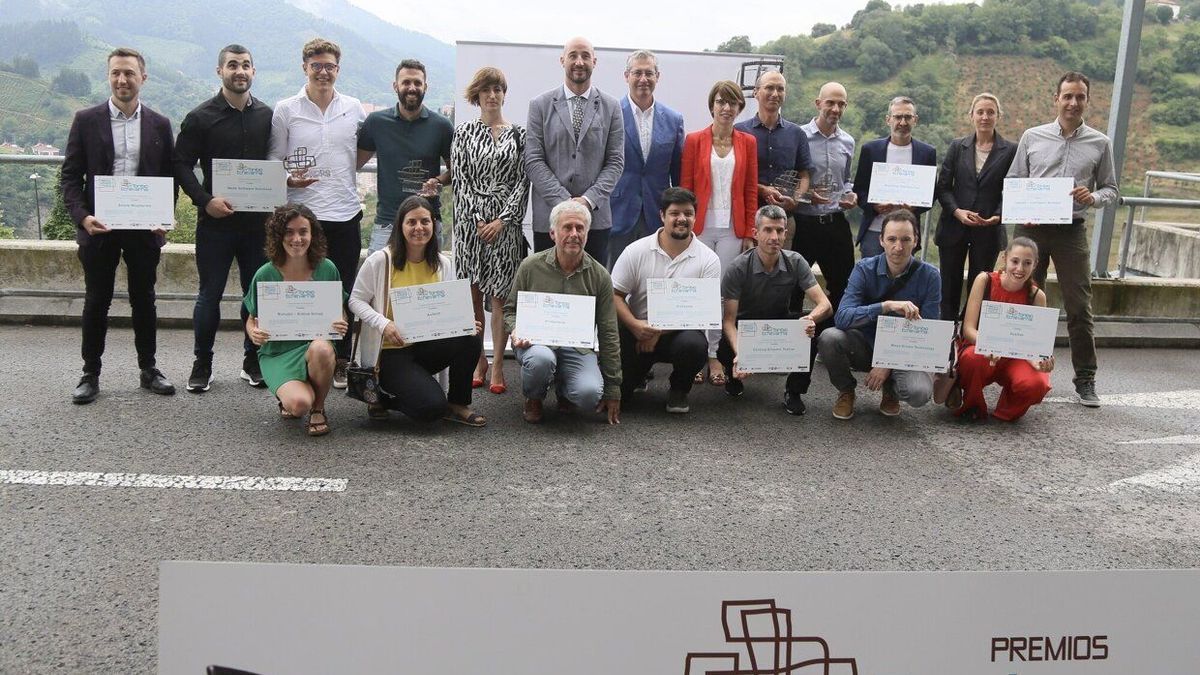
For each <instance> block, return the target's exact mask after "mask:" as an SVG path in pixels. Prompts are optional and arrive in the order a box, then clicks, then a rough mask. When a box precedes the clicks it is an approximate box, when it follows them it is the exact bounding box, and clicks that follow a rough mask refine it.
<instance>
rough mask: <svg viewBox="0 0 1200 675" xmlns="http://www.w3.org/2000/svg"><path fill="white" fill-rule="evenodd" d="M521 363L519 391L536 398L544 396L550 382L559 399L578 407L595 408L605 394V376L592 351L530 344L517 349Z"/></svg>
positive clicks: (526, 396)
mask: <svg viewBox="0 0 1200 675" xmlns="http://www.w3.org/2000/svg"><path fill="white" fill-rule="evenodd" d="M516 353H517V363H519V364H521V393H523V394H524V395H525V398H531V399H535V400H538V401H541V400H542V399H544V398H546V394H547V393H549V391H550V385H551V384H553V385H554V388H555V392H556V393H557V395H558V397H559V399H560V400H561V399H564V398H565V399H566V400H568V401H570V402H571V403H572V404H574V405H575V407H577V408H579V409H581V410H595V409H596V406H597V405H599V404H600V399H601V397H603V395H604V377H603V375H601V373H600V361H599V358H598V357H597V356H596V353H595V352H585V353H580V351H579V350H578V349H575V348H574V347H547V346H545V345H532V346H530V347H528V348H525V349H518V350H517V352H516Z"/></svg>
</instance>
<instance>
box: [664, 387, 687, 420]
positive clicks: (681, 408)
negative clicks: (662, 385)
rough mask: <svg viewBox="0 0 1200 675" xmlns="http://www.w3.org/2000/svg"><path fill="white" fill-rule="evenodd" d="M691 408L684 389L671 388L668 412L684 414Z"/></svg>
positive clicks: (668, 393)
mask: <svg viewBox="0 0 1200 675" xmlns="http://www.w3.org/2000/svg"><path fill="white" fill-rule="evenodd" d="M689 410H691V406H689V405H688V395H687V392H686V391H683V390H682V389H671V390H668V391H667V412H669V413H676V414H683V413H686V412H688V411H689Z"/></svg>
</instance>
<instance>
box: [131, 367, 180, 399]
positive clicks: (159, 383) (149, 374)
mask: <svg viewBox="0 0 1200 675" xmlns="http://www.w3.org/2000/svg"><path fill="white" fill-rule="evenodd" d="M139 379H140V380H141V385H142V389H149V390H150V391H152V392H154V393H156V394H162V395H163V396H174V395H175V385H173V384H171V382H170V380H168V379H167V378H166V376H165V375H163V374H162V371H161V370H159V369H158V368H143V369H142V374H141V377H140V378H139Z"/></svg>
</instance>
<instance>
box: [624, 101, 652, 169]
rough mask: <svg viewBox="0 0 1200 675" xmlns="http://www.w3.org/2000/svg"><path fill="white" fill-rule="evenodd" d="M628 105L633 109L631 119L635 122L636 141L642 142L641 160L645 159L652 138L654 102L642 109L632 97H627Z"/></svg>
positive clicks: (648, 152)
mask: <svg viewBox="0 0 1200 675" xmlns="http://www.w3.org/2000/svg"><path fill="white" fill-rule="evenodd" d="M629 105H630V107H631V108H632V109H633V121H634V122H635V123H636V124H637V130H638V142H639V143H641V144H642V161H645V160H647V159H650V144H651V143H652V142H653V140H652V139H653V138H654V104H653V103H651V104H650V107H649V108H646V109H645V110H642V109H641V108H639V107H638V106H637V104H636V103H634V102H633V99H629Z"/></svg>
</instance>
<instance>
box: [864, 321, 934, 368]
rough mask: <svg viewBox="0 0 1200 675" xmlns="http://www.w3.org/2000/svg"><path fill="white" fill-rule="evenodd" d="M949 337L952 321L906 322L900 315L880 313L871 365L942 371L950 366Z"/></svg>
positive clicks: (875, 366)
mask: <svg viewBox="0 0 1200 675" xmlns="http://www.w3.org/2000/svg"><path fill="white" fill-rule="evenodd" d="M953 339H954V322H953V321H939V320H937V319H918V320H916V321H909V320H908V319H905V318H904V317H900V316H886V315H885V316H880V317H879V322H878V323H877V324H876V325H875V356H874V359H873V360H872V361H871V366H872V367H874V368H893V369H895V370H920V371H924V372H926V373H944V372H946V369H947V368H948V367H949V366H950V342H951V340H953Z"/></svg>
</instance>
